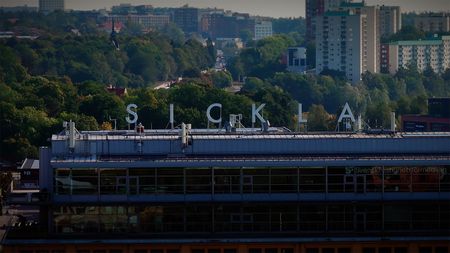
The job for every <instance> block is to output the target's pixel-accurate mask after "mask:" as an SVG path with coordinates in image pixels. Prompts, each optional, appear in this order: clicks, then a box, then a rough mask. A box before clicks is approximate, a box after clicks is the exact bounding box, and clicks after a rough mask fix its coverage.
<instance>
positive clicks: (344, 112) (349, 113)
mask: <svg viewBox="0 0 450 253" xmlns="http://www.w3.org/2000/svg"><path fill="white" fill-rule="evenodd" d="M344 118H345V119H350V120H351V121H352V122H355V117H353V113H352V110H350V106H349V105H348V103H345V106H344V109H343V110H342V112H341V116H339V119H338V122H339V123H341V121H342V119H344Z"/></svg>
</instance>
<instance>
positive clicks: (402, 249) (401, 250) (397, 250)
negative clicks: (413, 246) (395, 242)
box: [394, 247, 408, 253]
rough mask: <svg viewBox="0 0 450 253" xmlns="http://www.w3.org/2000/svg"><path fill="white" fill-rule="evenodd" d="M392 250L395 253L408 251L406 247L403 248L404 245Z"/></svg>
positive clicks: (406, 252)
mask: <svg viewBox="0 0 450 253" xmlns="http://www.w3.org/2000/svg"><path fill="white" fill-rule="evenodd" d="M394 252H395V253H408V248H405V247H401V248H395V249H394Z"/></svg>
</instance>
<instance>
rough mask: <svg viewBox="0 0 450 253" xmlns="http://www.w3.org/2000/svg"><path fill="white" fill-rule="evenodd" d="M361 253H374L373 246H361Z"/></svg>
mask: <svg viewBox="0 0 450 253" xmlns="http://www.w3.org/2000/svg"><path fill="white" fill-rule="evenodd" d="M362 252H363V253H375V248H363V250H362Z"/></svg>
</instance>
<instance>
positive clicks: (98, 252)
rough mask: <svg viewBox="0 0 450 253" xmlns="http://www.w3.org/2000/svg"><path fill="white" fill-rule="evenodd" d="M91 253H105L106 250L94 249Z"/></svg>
mask: <svg viewBox="0 0 450 253" xmlns="http://www.w3.org/2000/svg"><path fill="white" fill-rule="evenodd" d="M93 253H106V250H94V251H93Z"/></svg>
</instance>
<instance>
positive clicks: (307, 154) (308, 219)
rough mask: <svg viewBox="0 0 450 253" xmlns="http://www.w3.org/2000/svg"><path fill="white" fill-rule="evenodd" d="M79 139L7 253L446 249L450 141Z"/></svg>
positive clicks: (242, 134)
mask: <svg viewBox="0 0 450 253" xmlns="http://www.w3.org/2000/svg"><path fill="white" fill-rule="evenodd" d="M138 129H141V130H140V131H138V132H134V131H109V132H108V131H100V132H78V131H76V130H75V128H74V127H73V125H72V126H71V127H70V128H69V129H68V130H66V131H63V132H62V133H61V134H58V135H53V136H52V138H51V147H43V148H41V149H40V187H41V193H42V194H47V197H46V198H44V197H41V202H40V204H41V221H40V224H41V226H40V228H33V227H27V228H25V229H20V228H16V229H11V230H10V231H9V233H8V235H7V237H6V239H5V241H4V245H3V251H4V252H32V253H34V252H35V253H38V252H44V251H46V252H61V253H62V252H67V253H69V252H117V253H119V252H132V253H144V252H145V253H157V252H159V253H263V252H264V253H275V252H277V253H310V252H322V253H327V252H335V253H336V252H337V253H343V252H354V253H359V252H363V253H366V252H417V253H422V252H423V253H425V252H434V253H438V252H448V250H449V247H450V236H449V233H450V219H449V217H450V133H448V132H447V133H396V132H387V133H377V134H365V133H348V132H347V133H297V132H286V131H281V130H279V129H275V128H269V129H268V131H256V130H255V129H236V131H230V132H226V131H225V130H217V129H211V130H189V128H185V127H184V126H182V129H181V130H146V131H143V129H142V128H138Z"/></svg>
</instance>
